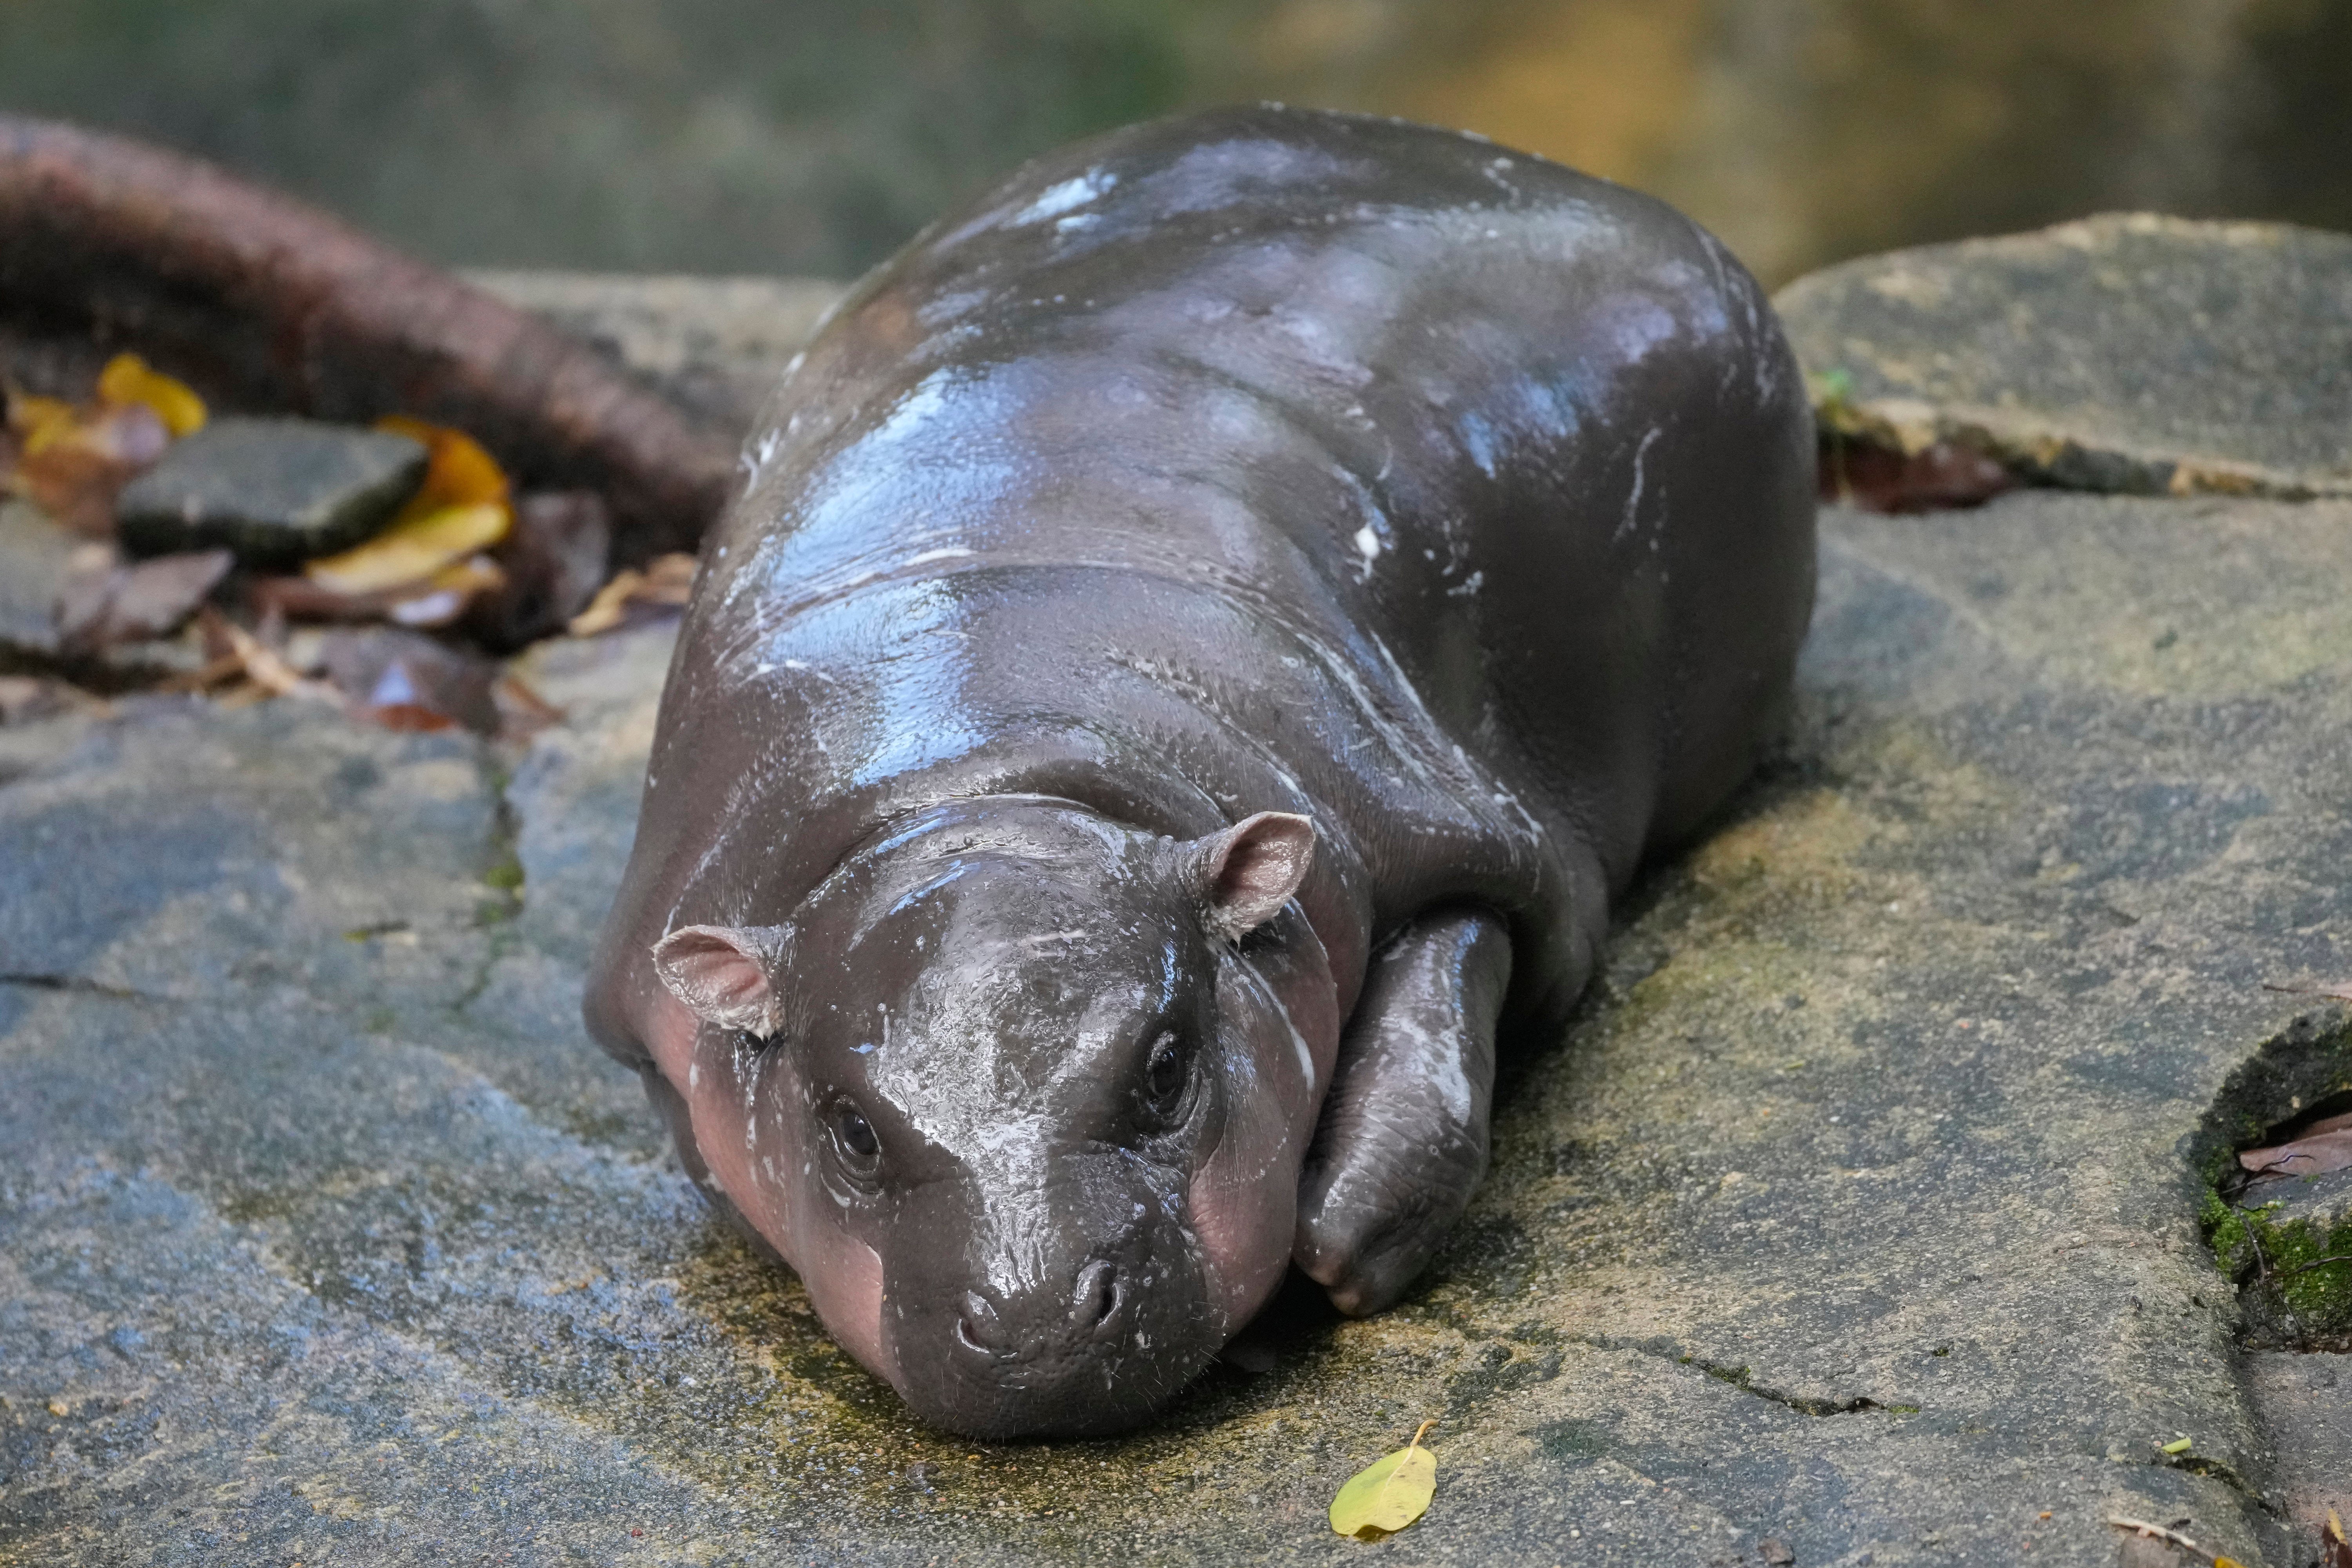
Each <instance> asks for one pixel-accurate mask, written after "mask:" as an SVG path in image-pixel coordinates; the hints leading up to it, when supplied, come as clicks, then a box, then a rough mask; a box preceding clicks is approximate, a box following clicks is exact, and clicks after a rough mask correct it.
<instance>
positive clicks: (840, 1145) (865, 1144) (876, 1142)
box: [830, 1100, 882, 1176]
mask: <svg viewBox="0 0 2352 1568" xmlns="http://www.w3.org/2000/svg"><path fill="white" fill-rule="evenodd" d="M830 1120H831V1122H832V1129H831V1130H832V1132H833V1145H834V1147H835V1149H837V1150H838V1151H840V1153H841V1163H843V1164H844V1165H845V1166H847V1167H848V1168H849V1171H850V1173H851V1174H853V1175H858V1176H870V1175H872V1174H873V1173H874V1171H875V1169H876V1167H877V1166H878V1165H880V1164H881V1163H882V1140H881V1139H880V1138H878V1137H877V1136H876V1135H875V1132H874V1123H872V1122H871V1121H866V1113H865V1112H864V1111H862V1110H858V1109H857V1107H856V1106H855V1105H852V1104H850V1103H849V1102H848V1101H847V1100H842V1101H840V1102H838V1103H837V1104H835V1106H834V1108H833V1115H832V1117H831V1119H830Z"/></svg>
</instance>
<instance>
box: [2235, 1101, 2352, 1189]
mask: <svg viewBox="0 0 2352 1568" xmlns="http://www.w3.org/2000/svg"><path fill="white" fill-rule="evenodd" d="M2238 1163H2239V1164H2240V1165H2242V1166H2243V1167H2244V1168H2245V1169H2247V1170H2249V1171H2251V1172H2252V1173H2254V1174H2255V1175H2257V1176H2317V1175H2324V1174H2326V1173H2327V1172H2329V1171H2346V1170H2352V1111H2347V1112H2346V1113H2345V1114H2343V1115H2341V1116H2329V1117H2326V1118H2323V1119H2322V1120H2320V1121H2315V1122H2313V1123H2312V1124H2311V1125H2310V1126H2308V1127H2306V1128H2305V1129H2303V1130H2302V1131H2300V1132H2298V1133H2297V1134H2296V1135H2295V1136H2294V1138H2292V1139H2290V1140H2288V1141H2287V1142H2284V1143H2280V1144H2276V1145H2274V1146H2273V1147H2271V1148H2268V1149H2248V1150H2245V1151H2243V1152H2241V1153H2240V1154H2239V1155H2238Z"/></svg>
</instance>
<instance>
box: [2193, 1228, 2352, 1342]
mask: <svg viewBox="0 0 2352 1568" xmlns="http://www.w3.org/2000/svg"><path fill="white" fill-rule="evenodd" d="M2285 1207H2286V1205H2284V1203H2277V1202H2273V1203H2268V1204H2264V1205H2262V1206H2261V1207H2259V1208H2253V1209H2241V1208H2232V1207H2231V1206H2230V1205H2226V1204H2224V1203H2223V1202H2222V1201H2221V1198H2220V1197H2219V1196H2218V1195H2214V1194H2209V1195H2208V1197H2207V1199H2206V1204H2205V1212H2204V1215H2203V1218H2204V1221H2205V1230H2206V1237H2207V1239H2208V1240H2209V1241H2210V1242H2211V1244H2212V1247H2213V1256H2214V1260H2215V1262H2217V1263H2218V1264H2219V1265H2220V1266H2221V1271H2222V1272H2223V1273H2225V1274H2227V1275H2229V1276H2230V1277H2231V1279H2235V1280H2237V1281H2238V1283H2239V1285H2240V1287H2241V1288H2242V1289H2245V1290H2248V1291H2249V1292H2252V1295H2253V1297H2254V1300H2253V1301H2252V1302H2251V1303H2250V1305H2252V1307H2253V1308H2254V1309H2255V1310H2256V1311H2257V1312H2258V1313H2260V1314H2262V1315H2263V1316H2273V1315H2278V1314H2280V1313H2281V1312H2283V1313H2284V1316H2285V1317H2287V1318H2288V1319H2289V1320H2290V1321H2291V1322H2292V1324H2293V1327H2294V1337H2297V1338H2303V1339H2308V1338H2312V1337H2321V1338H2326V1339H2329V1340H2334V1339H2336V1338H2340V1337H2342V1336H2344V1335H2347V1334H2352V1218H2344V1219H2339V1220H2338V1221H2336V1223H2335V1224H2333V1225H2329V1224H2326V1223H2323V1222H2321V1221H2319V1220H2315V1219H2314V1218H2312V1217H2310V1216H2308V1215H2295V1216H2293V1217H2288V1216H2287V1215H2285V1214H2284V1209H2285Z"/></svg>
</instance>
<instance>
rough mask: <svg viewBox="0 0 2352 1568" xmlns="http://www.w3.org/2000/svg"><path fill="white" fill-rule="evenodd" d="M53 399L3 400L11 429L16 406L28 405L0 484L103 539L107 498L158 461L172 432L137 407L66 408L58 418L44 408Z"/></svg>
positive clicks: (108, 518)
mask: <svg viewBox="0 0 2352 1568" xmlns="http://www.w3.org/2000/svg"><path fill="white" fill-rule="evenodd" d="M54 402H55V400H54V399H51V398H39V397H26V398H12V399H10V401H9V405H8V407H9V417H10V423H11V424H12V426H13V425H16V409H17V406H18V405H19V404H24V405H35V406H34V407H33V408H32V409H31V411H30V413H29V415H28V416H27V418H26V421H25V423H24V424H23V425H21V426H16V437H17V453H16V462H15V464H14V466H13V467H12V468H10V470H9V472H8V475H7V486H8V488H9V489H12V490H14V491H16V493H17V494H18V495H21V496H23V497H24V498H25V499H26V500H29V501H31V502H32V503H33V504H34V505H35V506H37V507H39V508H40V509H41V510H43V511H45V512H47V513H48V514H49V515H50V516H51V517H53V518H55V519H57V520H58V521H59V522H62V523H64V524H65V525H66V526H67V527H68V528H70V529H72V530H74V531H76V532H78V533H84V534H88V535H89V536H91V537H92V538H107V537H110V536H111V535H112V533H113V531H114V498H115V497H116V496H117V495H119V494H121V490H122V487H123V486H124V485H126V484H129V483H130V482H131V479H132V477H133V476H135V475H136V474H137V473H138V472H139V470H141V469H142V468H145V467H147V465H148V464H150V463H152V462H153V461H154V460H155V459H156V458H159V457H162V456H163V448H164V447H168V446H170V445H171V444H172V432H171V430H170V429H169V427H167V426H165V425H164V423H163V420H162V419H161V418H160V417H158V416H157V415H156V414H155V411H154V410H153V409H152V408H149V407H148V406H147V405H145V404H142V403H131V404H124V405H118V406H101V407H99V408H95V409H91V410H80V409H73V408H70V407H68V410H67V413H66V415H65V416H58V415H57V414H56V413H55V411H54V409H53V408H51V407H48V406H45V405H52V404H54Z"/></svg>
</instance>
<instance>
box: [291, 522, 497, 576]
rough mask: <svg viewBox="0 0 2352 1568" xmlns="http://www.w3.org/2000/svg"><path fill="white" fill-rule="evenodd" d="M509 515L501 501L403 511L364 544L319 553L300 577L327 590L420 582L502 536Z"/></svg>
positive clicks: (488, 545) (487, 546)
mask: <svg viewBox="0 0 2352 1568" xmlns="http://www.w3.org/2000/svg"><path fill="white" fill-rule="evenodd" d="M511 520H512V514H511V513H510V512H509V510H507V507H506V504H505V503H504V502H503V501H495V502H494V501H483V502H478V503H476V504H474V505H471V506H445V507H441V508H439V509H438V510H433V511H428V512H425V513H423V514H421V515H418V516H414V517H411V516H406V515H404V516H402V517H401V518H400V519H398V520H397V521H394V523H393V524H392V526H391V527H389V528H387V529H385V530H384V531H383V532H382V533H379V534H377V535H376V536H375V537H374V538H373V539H371V540H369V541H368V542H366V543H364V544H358V545H353V546H352V548H351V549H349V550H346V551H344V552H342V553H341V554H340V555H323V556H320V558H319V559H318V560H316V561H313V562H311V563H310V565H308V566H306V567H304V568H303V575H304V576H306V577H308V578H310V581H311V582H313V583H316V584H319V586H320V587H321V588H325V589H327V590H329V591H330V592H331V593H337V594H354V595H356V594H380V593H383V592H385V591H386V590H388V589H392V588H400V587H405V586H406V585H408V584H412V583H422V582H424V581H425V579H426V578H428V577H431V576H432V575H433V574H435V573H436V572H439V571H440V570H441V569H442V568H443V567H445V566H447V565H450V564H451V563H455V562H457V561H462V560H464V559H465V558H466V557H467V556H468V555H471V554H472V553H473V552H475V551H477V550H487V549H488V548H489V547H490V546H491V545H493V544H496V543H497V542H499V540H501V539H504V538H505V537H506V534H507V527H508V525H509V522H510V521H511Z"/></svg>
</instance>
